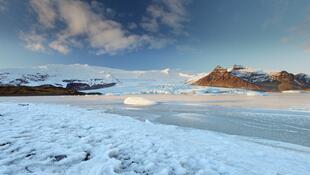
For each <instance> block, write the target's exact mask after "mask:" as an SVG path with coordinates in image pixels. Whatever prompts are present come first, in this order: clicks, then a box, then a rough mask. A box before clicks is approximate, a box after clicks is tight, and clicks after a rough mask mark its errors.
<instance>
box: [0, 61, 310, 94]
mask: <svg viewBox="0 0 310 175" xmlns="http://www.w3.org/2000/svg"><path fill="white" fill-rule="evenodd" d="M197 86H199V87H197ZM201 86H208V87H223V88H233V89H245V90H255V91H265V92H281V91H286V90H310V77H309V76H308V75H306V74H295V75H294V74H292V73H288V72H286V71H280V72H272V73H268V72H264V71H256V70H253V69H250V68H247V67H244V66H240V65H235V66H233V68H230V69H225V68H222V67H220V66H217V67H216V68H215V69H214V70H213V71H212V72H211V73H201V74H192V73H184V72H180V71H177V70H170V69H163V70H148V71H129V70H120V69H113V68H107V67H97V66H88V65H81V64H74V65H44V66H38V67H33V68H16V69H0V95H84V94H85V93H92V94H94V93H95V94H99V93H97V92H100V93H103V94H186V93H197V88H199V89H198V91H199V93H202V94H203V93H209V92H210V90H211V89H209V90H203V89H201V88H200V87H201ZM208 87H206V88H208ZM203 88H204V87H203ZM81 91H82V92H81ZM211 91H212V92H214V89H213V90H211ZM219 92H226V91H225V90H220V91H219Z"/></svg>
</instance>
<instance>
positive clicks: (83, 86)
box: [66, 83, 116, 91]
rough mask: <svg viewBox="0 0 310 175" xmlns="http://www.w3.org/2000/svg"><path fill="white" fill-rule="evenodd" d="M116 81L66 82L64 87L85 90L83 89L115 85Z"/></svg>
mask: <svg viewBox="0 0 310 175" xmlns="http://www.w3.org/2000/svg"><path fill="white" fill-rule="evenodd" d="M115 85H116V83H103V84H94V85H89V84H87V83H68V84H67V87H66V88H69V89H72V90H75V91H85V90H95V89H102V88H108V87H112V86H115Z"/></svg>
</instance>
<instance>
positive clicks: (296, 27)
mask: <svg viewBox="0 0 310 175" xmlns="http://www.w3.org/2000/svg"><path fill="white" fill-rule="evenodd" d="M0 61H1V62H0V63H1V64H0V68H12V67H28V66H38V65H44V64H88V65H96V66H106V67H113V68H121V69H127V70H147V69H163V68H168V67H169V68H173V69H180V70H186V71H195V72H202V71H203V72H206V71H210V70H212V69H213V68H214V67H215V66H216V65H222V66H224V67H230V66H232V65H233V64H242V65H246V66H250V67H254V68H258V69H265V70H288V71H290V72H295V73H297V72H305V73H310V1H309V0H298V1H296V0H234V1H231V0H127V1H126V0H0Z"/></svg>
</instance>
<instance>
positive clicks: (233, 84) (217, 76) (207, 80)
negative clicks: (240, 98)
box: [194, 66, 262, 90]
mask: <svg viewBox="0 0 310 175" xmlns="http://www.w3.org/2000/svg"><path fill="white" fill-rule="evenodd" d="M194 85H199V86H215V87H227V88H242V89H250V90H261V89H262V88H261V87H260V86H258V85H255V84H252V83H250V82H248V81H245V80H243V79H241V78H239V77H237V76H234V75H232V74H231V73H230V72H228V70H227V69H224V68H222V67H220V66H217V67H216V68H215V69H214V70H213V72H211V73H210V74H209V75H207V76H205V77H203V78H201V79H199V80H198V81H196V82H195V83H194Z"/></svg>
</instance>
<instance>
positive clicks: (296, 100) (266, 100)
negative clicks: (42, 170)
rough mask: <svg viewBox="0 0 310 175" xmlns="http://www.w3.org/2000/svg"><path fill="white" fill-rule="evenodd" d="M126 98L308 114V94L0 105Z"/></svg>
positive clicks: (77, 98)
mask: <svg viewBox="0 0 310 175" xmlns="http://www.w3.org/2000/svg"><path fill="white" fill-rule="evenodd" d="M127 97H142V98H146V99H149V100H152V101H156V102H159V103H187V104H188V105H195V104H205V105H208V106H223V107H238V108H240V107H241V108H266V109H291V108H295V109H305V110H310V104H309V99H310V93H268V95H266V96H247V95H238V94H233V95H231V94H220V95H183V94H182V95H170V94H138V95H119V96H118V95H74V96H71V95H65V96H9V97H8V96H0V102H9V101H20V102H40V103H64V104H73V105H74V104H75V103H77V102H79V101H80V102H82V103H89V105H92V104H94V103H96V104H97V105H99V104H100V103H103V104H106V103H111V104H115V103H123V100H124V99H126V98H127Z"/></svg>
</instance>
